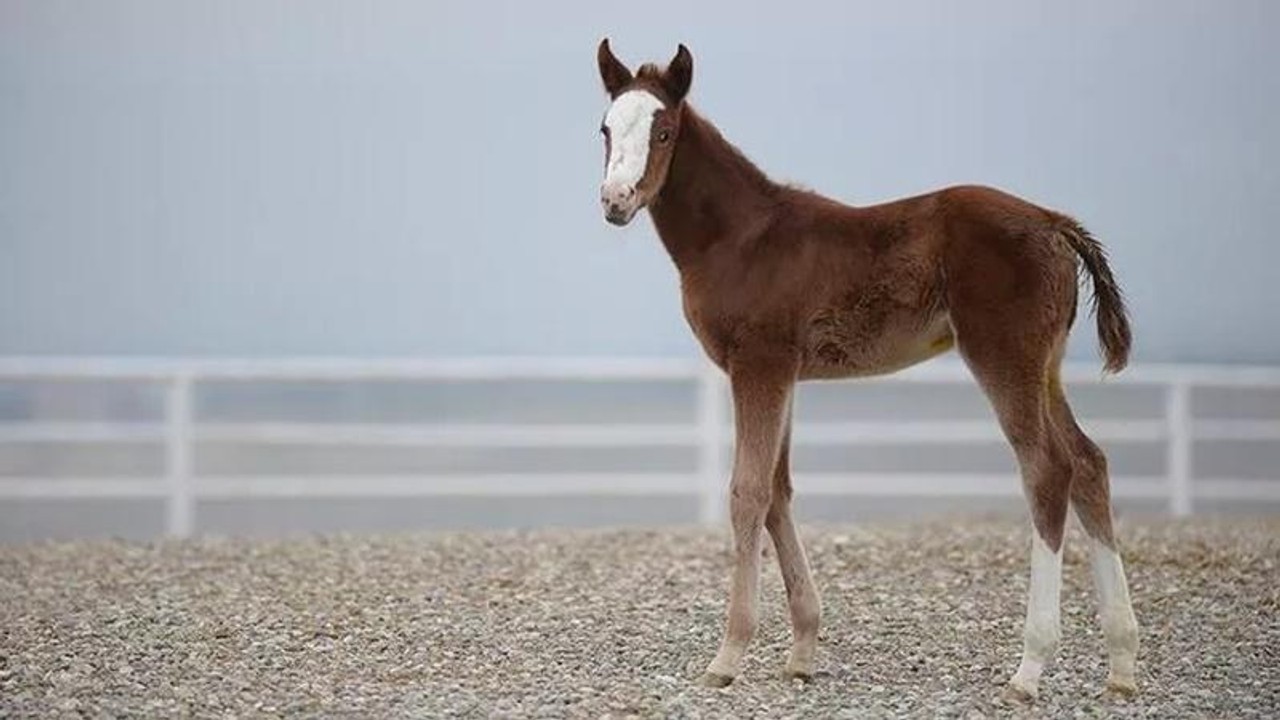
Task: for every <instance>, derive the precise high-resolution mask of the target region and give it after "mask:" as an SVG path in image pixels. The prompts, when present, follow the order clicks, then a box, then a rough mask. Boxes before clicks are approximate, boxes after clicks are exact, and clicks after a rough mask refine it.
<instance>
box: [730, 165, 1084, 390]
mask: <svg viewBox="0 0 1280 720" xmlns="http://www.w3.org/2000/svg"><path fill="white" fill-rule="evenodd" d="M778 199H779V203H778V206H777V211H776V216H775V219H774V221H773V222H772V223H771V224H770V226H769V229H768V230H767V231H766V232H765V233H764V234H763V235H762V236H761V237H760V238H758V239H755V240H752V241H748V242H746V243H744V246H743V248H741V249H740V252H739V253H738V254H736V255H735V256H733V257H732V258H730V259H727V260H722V262H721V265H722V268H721V269H722V271H723V272H724V273H725V276H726V277H737V278H738V279H739V280H746V282H740V283H734V284H733V285H734V287H733V288H732V289H729V288H728V283H726V284H725V287H724V288H722V290H726V291H728V295H727V298H728V299H730V300H731V301H732V300H733V299H734V298H737V303H738V304H741V305H748V306H755V307H758V308H768V310H767V311H764V313H761V315H762V316H760V317H757V318H755V320H756V322H757V324H759V325H763V326H765V327H774V328H776V330H777V331H778V333H779V335H780V336H786V335H791V336H792V337H793V338H794V342H795V343H796V345H797V346H798V347H799V348H800V350H801V353H802V356H803V359H802V371H801V374H802V377H805V378H832V377H850V376H859V375H874V374H881V373H887V372H892V371H894V370H898V369H901V368H903V367H906V366H909V365H912V364H915V363H918V362H921V361H923V360H926V359H929V358H931V357H933V356H935V355H937V354H938V353H941V352H944V351H946V350H947V349H949V348H950V347H952V345H953V343H954V340H955V324H956V322H957V318H955V311H956V310H958V311H959V313H960V315H961V317H960V318H959V321H960V322H962V323H968V324H970V325H973V324H975V322H971V321H976V324H985V322H984V321H983V320H982V319H981V318H980V317H978V316H981V315H983V314H984V313H985V310H984V309H992V310H999V311H1000V312H1001V313H1003V312H1004V310H1006V309H1007V308H1009V307H1013V306H1016V307H1019V308H1024V309H1025V313H1024V314H1025V315H1027V316H1028V317H1027V320H1026V322H1025V323H1022V324H1020V327H1023V328H1031V327H1034V328H1036V329H1038V330H1039V331H1043V332H1046V333H1048V336H1049V337H1051V338H1058V337H1061V336H1063V335H1065V333H1066V331H1067V329H1068V328H1069V326H1070V323H1071V317H1072V315H1073V313H1074V309H1075V302H1076V286H1075V277H1076V275H1075V272H1076V259H1075V255H1074V253H1073V251H1072V250H1071V248H1070V246H1069V245H1068V244H1067V243H1065V242H1064V241H1063V240H1062V238H1061V237H1060V230H1061V228H1062V227H1064V223H1070V222H1071V221H1070V220H1069V218H1066V217H1065V216H1063V215H1060V214H1058V213H1055V212H1053V211H1050V210H1046V209H1044V208H1041V207H1039V206H1037V205H1034V204H1032V203H1030V202H1027V201H1025V200H1022V199H1020V198H1018V197H1015V196H1013V195H1010V194H1008V193H1005V192H1001V191H999V190H995V189H992V188H986V187H976V186H960V187H953V188H948V189H945V190H940V191H937V192H933V193H929V194H927V195H920V196H916V197H911V198H906V199H902V200H897V201H893V202H889V203H884V204H880V205H872V206H866V207H850V206H847V205H843V204H841V203H838V202H836V201H834V200H831V199H829V198H825V197H822V196H820V195H816V194H813V193H809V192H805V191H800V190H793V189H782V190H781V192H780V194H779V198H778ZM738 263H740V266H739V267H733V266H734V265H736V264H738ZM721 297H722V298H724V297H726V296H725V295H721ZM957 306H958V307H957ZM765 313H773V314H774V315H776V316H777V317H773V318H770V317H767V316H763V315H765Z"/></svg>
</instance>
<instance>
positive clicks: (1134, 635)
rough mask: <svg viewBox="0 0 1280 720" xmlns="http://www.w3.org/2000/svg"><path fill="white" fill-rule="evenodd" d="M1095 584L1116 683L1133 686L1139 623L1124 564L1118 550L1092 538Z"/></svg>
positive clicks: (1099, 612)
mask: <svg viewBox="0 0 1280 720" xmlns="http://www.w3.org/2000/svg"><path fill="white" fill-rule="evenodd" d="M1089 542H1090V545H1091V546H1092V547H1091V548H1090V550H1091V552H1090V560H1091V564H1092V565H1093V583H1094V586H1095V587H1096V588H1097V590H1098V615H1099V617H1100V619H1101V620H1102V632H1103V635H1104V636H1105V637H1106V639H1107V654H1108V656H1109V660H1110V664H1111V676H1112V679H1113V680H1118V681H1127V682H1128V683H1129V684H1130V685H1132V684H1133V676H1134V665H1135V664H1136V661H1137V653H1138V623H1137V621H1136V620H1135V619H1134V617H1133V603H1132V602H1131V601H1130V600H1129V584H1128V582H1126V581H1125V576H1124V563H1123V562H1122V561H1121V560H1120V556H1119V555H1118V554H1117V553H1116V551H1115V550H1113V549H1111V548H1109V547H1107V546H1106V545H1104V544H1102V543H1100V542H1098V541H1097V540H1094V539H1092V538H1090V541H1089Z"/></svg>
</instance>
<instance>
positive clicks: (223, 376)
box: [0, 358, 1280, 536]
mask: <svg viewBox="0 0 1280 720" xmlns="http://www.w3.org/2000/svg"><path fill="white" fill-rule="evenodd" d="M1064 379H1065V380H1066V381H1067V382H1068V383H1069V384H1096V383H1102V382H1105V383H1107V384H1115V385H1141V386H1147V387H1152V388H1156V389H1157V390H1158V391H1160V392H1162V393H1163V396H1164V414H1163V417H1162V418H1158V419H1152V420H1102V421H1093V422H1090V421H1089V420H1088V419H1087V418H1085V419H1082V424H1084V425H1085V426H1086V428H1087V429H1088V430H1089V432H1090V433H1091V434H1092V435H1093V436H1094V437H1095V439H1098V440H1099V441H1104V442H1105V441H1142V442H1158V443H1162V444H1163V445H1164V447H1165V452H1166V462H1165V469H1166V474H1165V476H1164V477H1133V478H1115V479H1116V480H1117V481H1118V482H1116V483H1115V485H1114V488H1115V490H1114V492H1115V494H1116V495H1117V497H1140V498H1146V499H1157V500H1163V501H1166V502H1167V505H1168V509H1169V512H1170V513H1172V514H1174V515H1186V514H1188V513H1191V512H1192V511H1193V509H1194V508H1195V505H1196V501H1197V500H1198V499H1203V498H1213V499H1228V500H1239V501H1265V502H1277V501H1280V482H1259V481H1256V480H1247V479H1239V478H1236V479H1233V478H1229V477H1194V475H1193V468H1194V464H1193V462H1192V461H1193V457H1192V453H1193V449H1194V447H1195V444H1196V442H1197V441H1205V440H1227V441H1235V440H1245V441H1249V440H1253V441H1277V442H1280V420H1274V419H1263V420H1258V419H1234V420H1223V419H1208V420H1205V419H1193V415H1192V408H1191V400H1190V398H1191V393H1192V391H1193V390H1195V389H1197V388H1238V389H1255V388H1256V389H1259V390H1265V391H1273V390H1276V389H1280V369H1277V368H1239V367H1196V366H1140V367H1134V368H1130V369H1129V370H1127V371H1126V372H1125V373H1123V374H1122V375H1120V376H1118V377H1110V378H1105V379H1104V378H1103V377H1102V376H1101V375H1100V373H1099V371H1098V369H1097V366H1096V365H1094V364H1084V365H1068V366H1067V367H1066V368H1065V375H1064ZM58 380H72V381H80V380H97V381H129V382H148V383H160V384H163V386H164V387H165V397H166V403H165V413H164V421H163V422H159V423H137V422H128V423H124V422H121V423H116V422H112V423H101V422H90V423H85V422H63V421H58V422H43V421H35V422H22V423H13V422H11V423H5V424H0V444H3V443H15V442H53V443H113V442H116V443H125V442H132V443H137V442H159V443H163V444H164V447H165V472H164V476H163V477H156V478H116V477H109V478H96V477H95V478H61V477H59V478H42V477H0V502H3V501H4V500H6V499H14V498H36V499H52V498H67V499H74V498H88V497H100V498H101V497H110V498H164V499H165V501H166V504H165V507H166V517H165V527H166V528H167V530H168V532H169V533H170V534H172V535H176V536H186V535H189V534H191V533H192V532H193V530H194V529H195V508H196V503H197V501H198V500H199V499H202V498H254V497H276V498H280V497H292V498H303V497H326V496H327V497H357V496H358V497H379V496H381V497H413V496H417V497H420V496H429V495H496V496H521V495H543V494H588V495H590V494H623V495H626V494H646V493H654V492H665V493H692V494H696V496H697V497H698V503H699V516H700V517H701V518H702V520H704V521H706V522H711V521H715V520H717V519H718V518H719V516H720V513H721V512H722V508H723V507H724V502H723V495H722V494H723V492H724V488H725V486H726V485H727V473H728V468H727V465H726V459H727V453H726V452H725V448H726V445H727V443H729V442H730V441H731V437H732V419H731V417H730V415H729V410H728V403H727V401H726V394H727V388H726V383H725V380H724V378H723V376H722V375H721V374H720V372H719V371H718V370H716V369H715V368H712V367H710V366H708V365H706V364H704V363H702V362H699V361H694V360H662V359H632V360H617V359H613V360H607V359H551V358H533V359H528V358H525V359H521V358H501V359H438V360H405V361H399V360H390V361H379V360H323V359H315V360H207V361H206V360H142V359H52V358H48V359H46V358H8V359H4V358H0V381H8V382H14V381H18V382H22V381H58ZM264 380H266V381H271V380H278V381H299V380H307V381H366V380H403V381H426V380H430V381H459V380H470V381H503V380H530V381H537V380H570V381H579V382H591V381H605V382H608V381H633V382H645V381H671V380H680V381H689V382H694V383H697V385H698V392H697V393H696V400H695V402H696V404H697V407H696V413H695V415H694V417H695V420H694V422H692V423H662V424H647V425H638V424H625V425H617V426H613V427H610V426H609V425H594V424H572V425H553V426H547V425H542V424H538V425H535V424H488V425H474V424H452V425H450V424H444V425H442V424H421V423H398V424H386V423H362V424H333V423H293V422H284V423H282V422H266V423H263V422H252V423H249V422H235V423H214V422H207V421H204V420H201V419H199V418H198V417H197V415H196V413H195V412H194V409H193V407H194V398H195V397H196V395H195V391H196V390H197V389H198V387H199V385H200V384H201V383H204V382H210V381H264ZM857 382H898V383H924V384H933V385H955V384H959V383H963V384H969V383H972V379H971V378H970V376H969V374H968V372H967V370H966V369H965V368H964V367H963V366H962V365H959V364H956V363H947V362H934V363H929V364H925V365H922V366H918V367H915V368H912V369H910V370H907V371H904V372H901V373H898V374H896V375H893V376H891V377H887V378H880V379H873V380H861V381H857ZM1277 416H1278V417H1280V413H1277ZM795 436H796V439H797V440H798V441H810V442H825V443H836V444H852V445H858V444H875V443H907V444H915V443H918V444H931V443H976V442H990V441H992V440H993V439H998V438H999V437H1000V434H999V430H998V428H997V426H996V424H995V422H994V419H990V418H989V419H985V420H955V421H951V420H948V421H932V420H931V421H906V422H903V421H894V422H853V423H849V422H841V423H835V422H827V423H808V424H805V423H801V424H799V425H798V426H797V427H796V429H795ZM201 441H220V442H245V443H263V444H271V443H306V444H309V445H316V446H321V445H325V444H332V443H343V444H348V445H350V444H357V445H365V446H387V447H390V446H440V447H472V448H476V447H482V448H490V447H493V448H497V447H504V448H505V447H528V448H546V447H568V448H580V447H610V448H620V447H644V446H655V445H660V446H680V447H694V448H696V449H697V457H698V464H697V470H696V472H695V473H693V474H689V473H670V474H633V475H629V474H609V475H607V476H602V475H601V474H599V473H590V474H585V473H584V474H565V473H544V474H536V473H521V474H474V475H411V476H397V475H375V476H361V477H346V476H342V477H335V476H314V477H299V476H258V477H243V476H233V477H217V476H209V475H206V474H203V473H197V472H195V468H194V467H193V449H194V448H195V446H196V443H199V442H201ZM1277 475H1280V472H1278V473H1277ZM1277 479H1280V478H1277ZM796 485H797V487H798V489H799V491H801V492H802V493H808V494H815V493H816V494H823V493H827V494H861V495H880V496H991V497H997V496H1012V495H1016V494H1017V493H1018V492H1019V491H1020V490H1019V485H1018V484H1017V483H1016V482H1010V481H1009V478H1007V477H995V476H990V475H976V474H974V475H965V474H962V473H936V474H895V475H894V476H893V480H892V482H891V483H886V482H885V481H884V478H883V475H882V474H874V473H820V474H807V475H798V476H797V478H796Z"/></svg>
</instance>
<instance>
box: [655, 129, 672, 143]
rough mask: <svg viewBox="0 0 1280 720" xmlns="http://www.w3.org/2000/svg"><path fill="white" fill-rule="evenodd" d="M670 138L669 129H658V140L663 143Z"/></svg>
mask: <svg viewBox="0 0 1280 720" xmlns="http://www.w3.org/2000/svg"><path fill="white" fill-rule="evenodd" d="M670 139H671V131H670V130H667V129H666V128H663V129H661V130H659V131H658V142H660V143H664V142H666V141H668V140H670Z"/></svg>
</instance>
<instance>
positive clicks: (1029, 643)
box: [1013, 532, 1062, 696]
mask: <svg viewBox="0 0 1280 720" xmlns="http://www.w3.org/2000/svg"><path fill="white" fill-rule="evenodd" d="M1061 595H1062V549H1061V548H1059V549H1058V552H1054V551H1052V550H1050V549H1049V546H1048V545H1047V544H1046V543H1045V541H1044V540H1042V539H1041V538H1040V533H1038V532H1033V533H1032V539H1031V585H1030V588H1029V589H1028V592H1027V623H1026V625H1025V626H1024V628H1023V646H1022V663H1021V664H1019V665H1018V672H1017V673H1016V674H1015V675H1014V676H1013V684H1014V685H1016V686H1018V687H1019V688H1020V689H1022V690H1024V691H1026V692H1027V693H1029V694H1031V695H1032V696H1034V695H1035V694H1036V690H1037V689H1038V686H1039V684H1040V673H1041V672H1043V671H1044V666H1045V664H1046V663H1048V662H1049V659H1050V658H1052V657H1053V653H1054V650H1056V649H1057V647H1058V640H1059V639H1060V638H1061V637H1062V629H1061V625H1060V618H1059V603H1060V600H1061Z"/></svg>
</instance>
